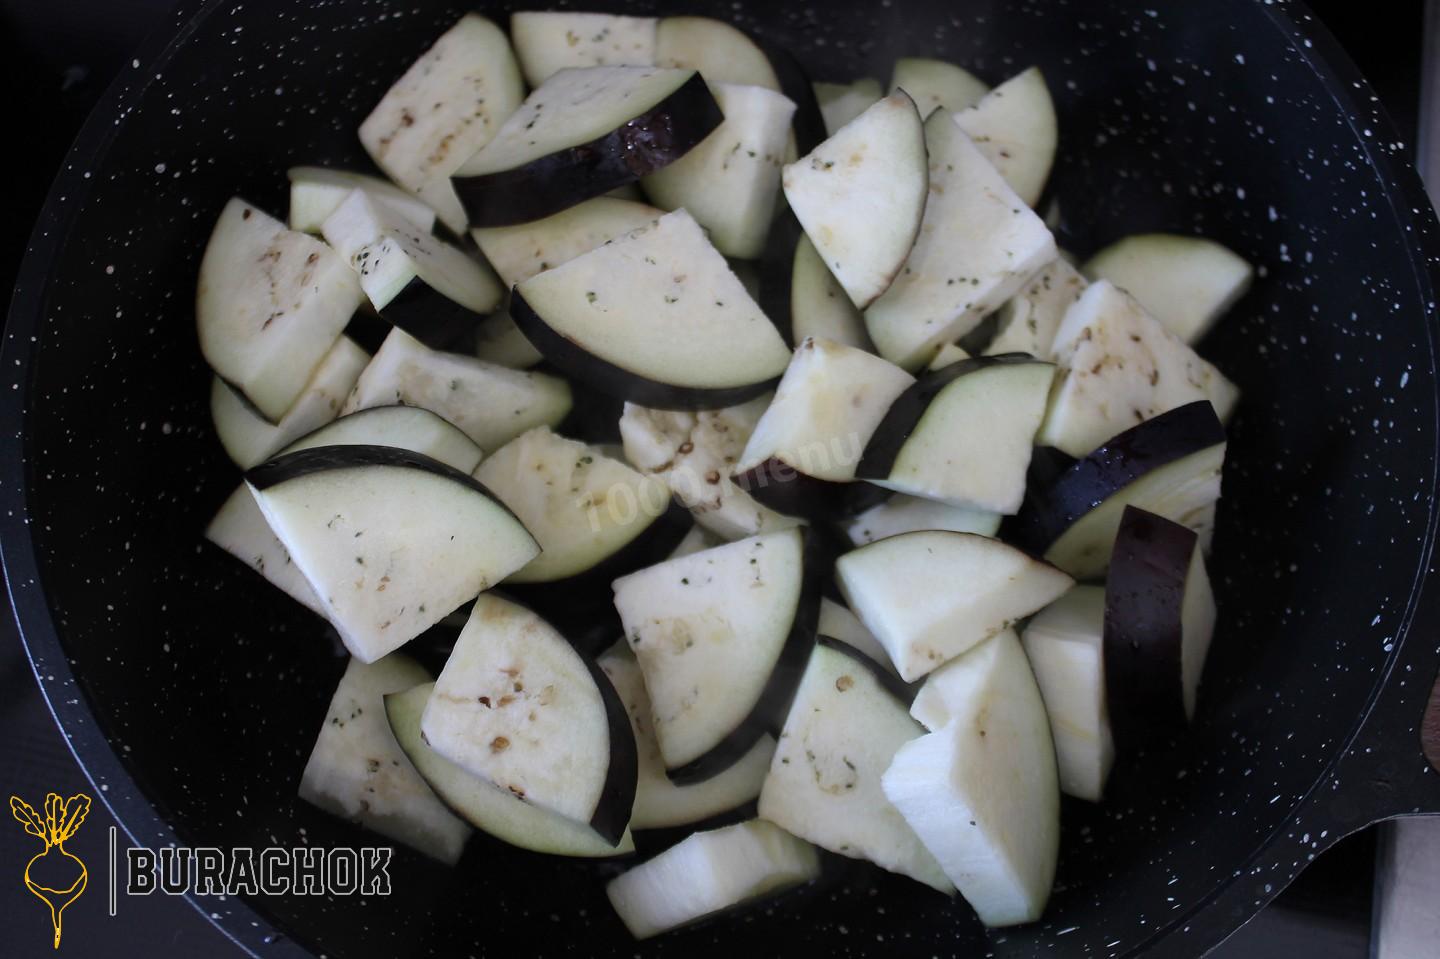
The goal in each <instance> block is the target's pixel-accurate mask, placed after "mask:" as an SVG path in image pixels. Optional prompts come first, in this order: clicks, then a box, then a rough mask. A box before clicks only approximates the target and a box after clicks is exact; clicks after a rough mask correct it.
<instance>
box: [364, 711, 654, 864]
mask: <svg viewBox="0 0 1440 959" xmlns="http://www.w3.org/2000/svg"><path fill="white" fill-rule="evenodd" d="M434 692H435V684H434V683H425V684H424V685H422V686H416V687H414V688H413V689H408V690H406V691H405V692H402V693H393V694H391V695H389V696H386V697H385V714H386V718H388V719H389V721H390V729H391V730H392V731H393V732H394V734H395V741H396V742H398V743H399V744H400V748H401V749H403V750H405V755H406V756H408V757H409V759H410V762H411V763H413V764H414V766H415V769H416V770H417V771H418V772H419V773H420V775H421V776H422V777H423V778H424V779H425V781H426V782H427V783H429V784H430V788H431V789H432V790H434V792H435V795H436V796H438V797H440V801H441V802H443V803H444V804H445V805H446V806H448V807H449V808H450V809H452V810H454V812H455V814H456V815H457V816H459V817H461V818H462V819H464V820H465V821H466V822H468V823H470V825H472V826H474V827H475V828H476V829H478V830H480V831H481V832H483V833H485V834H486V835H488V836H491V837H493V838H495V839H498V840H500V841H501V842H504V843H508V844H509V845H511V846H514V847H516V848H517V849H525V850H529V851H530V852H538V853H543V854H545V855H550V856H569V857H572V858H575V859H606V858H610V857H614V856H628V855H632V854H633V853H634V852H635V839H634V837H633V836H631V835H630V833H629V832H628V831H627V832H626V833H625V834H624V835H623V836H621V837H620V841H619V842H618V843H612V842H610V841H609V840H608V839H603V838H601V836H600V834H599V833H597V832H596V831H595V830H594V829H591V828H590V826H588V825H587V824H585V823H579V822H575V821H574V820H573V819H566V818H565V817H564V816H557V815H556V814H555V813H553V812H550V811H549V810H548V809H544V808H542V807H540V806H536V805H535V804H533V803H528V802H526V801H525V800H523V799H519V798H517V797H516V796H515V794H514V793H511V792H510V791H508V790H505V789H499V788H497V787H496V786H495V785H494V784H492V783H490V782H488V781H486V780H484V779H481V778H480V777H478V776H472V775H471V774H470V773H468V772H466V771H465V770H464V769H461V768H460V767H459V766H457V765H455V764H454V763H452V762H451V761H450V760H448V759H446V758H445V757H444V756H442V755H440V754H439V753H438V752H436V751H435V750H434V749H432V748H430V745H429V744H428V743H426V742H425V736H424V734H423V733H422V732H421V729H420V719H421V717H422V716H423V715H424V714H425V705H426V703H428V702H429V701H430V697H431V696H432V695H433V694H434Z"/></svg>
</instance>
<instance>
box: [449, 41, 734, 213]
mask: <svg viewBox="0 0 1440 959" xmlns="http://www.w3.org/2000/svg"><path fill="white" fill-rule="evenodd" d="M724 119H725V117H724V114H722V113H721V112H720V107H719V106H718V105H717V104H716V103H715V98H714V97H713V96H711V95H710V90H709V88H708V87H706V86H705V81H704V80H702V79H701V78H700V74H698V73H696V72H695V71H693V70H663V69H659V68H656V67H590V68H588V69H569V70H562V71H560V72H559V73H557V74H555V75H554V76H552V77H550V78H549V79H548V80H546V81H545V82H544V83H543V84H542V85H541V86H540V87H538V88H537V89H535V90H534V91H533V92H531V94H530V96H529V97H528V98H526V100H525V102H524V103H523V104H522V105H521V107H520V109H519V110H517V111H516V112H515V113H514V114H513V115H512V116H511V117H510V119H509V120H507V121H506V122H505V124H504V125H503V126H502V127H501V128H500V130H499V131H498V132H497V133H496V134H495V137H494V138H493V139H492V140H491V141H490V142H489V143H487V144H486V145H485V146H484V147H483V148H482V149H481V150H480V151H479V152H478V153H476V154H475V155H474V156H473V157H471V158H470V159H469V160H468V161H466V163H465V164H464V166H462V167H461V168H460V169H459V170H457V171H456V172H455V175H454V176H453V177H452V178H451V182H452V183H453V184H454V187H455V192H456V194H457V195H458V196H459V197H460V202H461V203H462V204H463V205H464V207H465V211H466V213H467V214H468V216H469V219H470V222H471V224H473V225H474V226H480V227H491V226H509V225H511V224H515V223H525V222H527V221H529V220H538V219H540V218H541V217H547V216H551V215H553V214H555V213H559V212H560V211H561V210H564V209H566V208H567V207H572V206H574V205H575V204H577V203H580V202H581V201H584V200H588V199H590V198H591V197H597V196H600V195H602V194H604V193H609V192H610V191H611V190H614V189H615V188H617V187H622V186H624V185H626V184H627V183H634V182H635V181H637V180H639V179H640V178H641V177H643V176H646V175H647V174H650V173H654V172H655V171H656V170H660V169H662V168H664V167H666V166H668V165H669V164H671V163H673V162H675V161H676V160H678V159H680V157H682V156H684V155H685V154H686V153H688V152H689V151H690V150H691V149H692V148H693V147H695V146H696V145H697V144H699V143H700V142H701V141H702V140H704V139H705V138H706V137H707V136H709V135H710V134H711V133H713V132H714V131H715V128H716V127H718V126H720V124H721V123H722V122H724Z"/></svg>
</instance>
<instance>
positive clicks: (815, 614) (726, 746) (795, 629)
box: [665, 529, 830, 786]
mask: <svg viewBox="0 0 1440 959" xmlns="http://www.w3.org/2000/svg"><path fill="white" fill-rule="evenodd" d="M801 535H802V536H804V537H805V545H804V547H803V549H802V551H801V556H802V559H801V562H802V563H804V565H805V568H804V571H803V579H802V580H801V583H800V596H799V599H798V601H797V602H796V604H795V618H794V619H793V620H792V621H791V623H790V632H789V633H788V634H787V635H786V637H785V642H784V644H783V645H782V646H781V648H780V655H779V657H778V658H777V659H776V660H775V666H774V668H773V669H771V671H770V676H769V677H768V678H767V679H766V680H765V685H764V687H763V688H762V689H761V690H760V696H759V698H757V699H756V700H755V705H754V707H753V708H752V709H751V710H750V713H749V715H747V716H746V717H745V718H744V719H743V720H741V721H740V723H739V725H737V726H736V727H735V728H734V729H732V730H730V732H728V733H726V734H725V737H724V738H723V739H721V740H720V741H719V742H718V743H716V744H715V745H714V746H712V747H711V748H710V749H709V750H708V751H706V752H705V753H703V754H702V755H700V756H697V757H696V758H695V759H692V760H691V761H690V762H688V763H685V764H684V765H683V766H677V767H671V768H667V769H666V770H665V775H666V776H668V777H669V778H670V781H671V782H673V783H675V784H676V785H678V786H688V785H691V784H693V783H698V782H704V781H705V780H707V779H710V778H711V777H713V776H717V775H719V774H720V773H722V772H724V771H725V770H726V769H729V768H730V767H731V766H732V765H734V764H735V762H736V761H737V760H739V759H740V757H741V756H743V755H745V753H746V752H748V751H749V750H750V747H751V746H753V745H755V741H756V740H757V739H759V738H760V737H761V735H763V734H764V733H767V732H768V733H770V734H771V735H773V736H776V737H778V736H779V735H780V731H781V729H782V728H783V727H784V725H785V717H786V715H787V714H788V713H789V712H790V703H791V702H792V701H793V700H794V698H795V691H796V690H797V689H798V688H799V686H800V680H801V679H802V678H804V675H805V667H806V666H807V665H808V664H809V662H810V653H811V650H813V649H814V648H815V643H816V641H817V636H816V632H817V629H818V627H819V623H820V597H821V594H822V592H823V590H824V585H825V579H826V575H827V573H828V571H829V569H830V564H829V563H828V562H827V556H826V550H825V544H824V543H823V542H822V541H821V537H819V536H817V535H816V534H815V533H814V532H813V531H811V530H808V529H806V530H804V531H803V532H802V533H801Z"/></svg>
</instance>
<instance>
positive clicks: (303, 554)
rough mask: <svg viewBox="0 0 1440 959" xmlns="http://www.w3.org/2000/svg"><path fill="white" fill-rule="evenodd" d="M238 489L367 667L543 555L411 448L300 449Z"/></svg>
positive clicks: (465, 480)
mask: <svg viewBox="0 0 1440 959" xmlns="http://www.w3.org/2000/svg"><path fill="white" fill-rule="evenodd" d="M245 481H246V483H247V485H248V486H249V488H250V492H251V494H252V495H253V496H254V497H255V501H256V502H257V503H258V504H259V505H260V511H261V512H262V513H263V514H264V515H265V519H266V521H268V522H269V524H270V528H271V529H272V530H274V532H275V535H276V536H278V537H279V538H280V541H281V542H282V543H283V544H284V546H285V550H286V551H287V552H288V553H289V555H290V558H291V559H292V560H293V561H294V563H295V565H296V566H298V567H299V568H300V571H301V572H302V573H304V574H305V579H306V581H307V582H308V583H309V584H310V586H311V588H312V589H314V591H315V594H316V596H317V597H318V598H319V599H320V601H321V603H322V604H323V606H324V612H325V616H326V617H327V618H328V619H329V620H330V622H331V624H332V625H333V626H334V627H335V629H336V630H337V631H338V632H339V633H340V638H341V639H342V640H343V641H344V643H345V646H346V648H348V649H349V650H350V652H351V654H353V655H354V656H355V657H356V658H357V659H359V660H361V661H363V662H367V663H369V662H374V661H375V660H377V659H379V658H380V657H381V656H383V655H385V654H386V653H388V652H391V651H393V650H395V649H398V648H399V647H400V646H403V645H404V644H405V643H406V642H408V641H409V640H411V639H413V638H414V637H416V636H418V635H419V634H420V633H422V632H424V631H425V630H426V629H429V628H430V627H431V626H433V625H434V624H435V623H437V622H439V621H440V620H441V619H443V618H444V617H445V615H446V614H447V613H449V612H450V611H451V610H453V609H455V608H456V607H457V606H459V605H460V604H461V603H464V602H465V601H466V600H469V599H471V598H473V597H474V596H476V595H477V594H478V593H480V592H481V591H482V590H485V589H489V588H490V587H491V586H492V585H494V584H495V583H497V582H499V581H500V580H501V579H503V578H504V577H505V576H507V575H509V574H510V573H512V572H514V571H515V570H517V569H519V568H520V567H522V566H524V565H525V564H526V563H528V562H529V561H530V560H531V559H533V558H534V557H535V556H536V555H537V554H538V553H539V551H540V548H539V547H538V546H537V545H536V544H535V540H534V538H533V537H531V535H530V534H529V533H528V532H527V531H526V530H525V527H524V526H522V525H521V524H520V521H519V520H517V519H516V518H515V516H514V514H513V513H511V512H510V511H509V510H508V509H506V508H505V506H504V504H503V503H501V502H500V501H499V500H498V499H496V498H495V497H494V496H493V495H491V493H490V492H489V490H487V489H485V487H483V486H481V485H480V484H479V483H477V482H476V481H475V480H474V479H472V478H471V477H470V476H469V475H467V474H465V473H462V472H460V471H459V470H457V469H455V468H454V467H451V466H446V465H445V464H443V463H440V462H438V461H436V460H433V459H431V458H429V457H428V456H423V455H421V454H418V453H413V452H411V451H409V450H402V449H395V448H393V447H387V446H322V447H317V448H314V449H304V450H299V451H297V452H294V453H286V454H283V455H281V456H280V457H278V458H276V459H273V460H271V461H270V462H268V463H263V464H261V465H260V466H257V467H255V468H254V469H252V470H250V471H249V472H248V473H246V474H245Z"/></svg>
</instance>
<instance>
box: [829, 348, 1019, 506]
mask: <svg viewBox="0 0 1440 959" xmlns="http://www.w3.org/2000/svg"><path fill="white" fill-rule="evenodd" d="M1042 362H1043V361H1042V360H1037V359H1036V358H1035V357H1033V356H1031V355H1030V354H1029V353H1002V354H1000V355H998V356H975V357H971V358H970V359H968V360H958V361H956V362H954V363H951V364H949V365H948V366H942V367H941V368H940V369H938V370H931V371H930V372H928V373H926V374H924V375H923V376H921V377H920V378H919V379H918V380H916V381H915V382H914V383H912V384H910V386H909V387H907V388H906V390H905V392H903V393H901V394H900V395H899V396H897V397H896V398H895V402H893V403H891V404H890V409H889V410H887V411H886V413H885V418H884V419H882V420H881V421H880V425H879V426H877V427H875V432H874V433H872V434H870V441H869V442H868V443H866V444H865V452H864V453H863V454H861V456H860V465H858V466H856V467H855V478H856V479H876V480H883V479H886V478H888V477H889V475H890V471H891V469H893V468H894V466H895V460H896V458H897V457H899V455H900V451H901V450H903V449H904V448H905V444H906V443H907V442H908V441H909V439H910V434H911V433H913V432H914V431H915V427H916V426H917V425H919V423H920V419H921V417H923V416H924V415H925V411H926V410H928V409H929V408H930V404H931V403H932V402H934V401H935V397H937V396H939V395H940V393H941V392H942V391H943V390H944V389H945V388H946V387H947V386H949V385H950V384H951V383H953V382H955V381H956V380H958V379H959V378H960V377H962V376H965V375H967V374H970V373H974V372H977V371H979V370H984V369H989V368H990V367H994V366H1017V365H1020V364H1025V363H1042Z"/></svg>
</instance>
